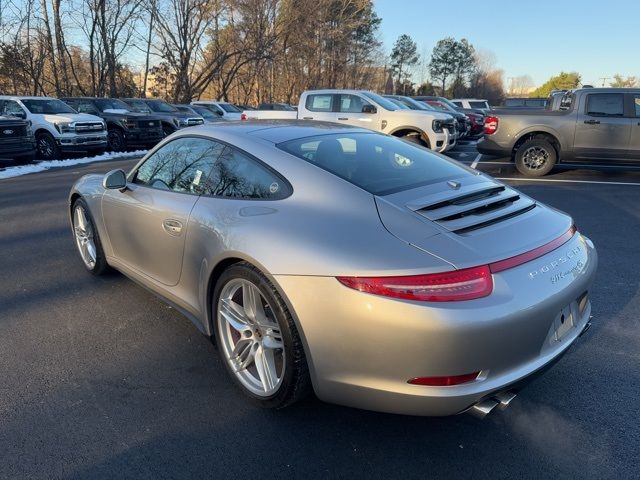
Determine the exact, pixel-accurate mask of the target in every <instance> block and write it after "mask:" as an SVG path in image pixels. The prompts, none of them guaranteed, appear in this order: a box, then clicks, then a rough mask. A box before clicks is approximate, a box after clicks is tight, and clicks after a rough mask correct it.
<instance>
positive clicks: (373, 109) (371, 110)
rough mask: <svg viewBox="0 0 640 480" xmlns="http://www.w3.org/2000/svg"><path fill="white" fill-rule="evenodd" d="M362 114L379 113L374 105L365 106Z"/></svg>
mask: <svg viewBox="0 0 640 480" xmlns="http://www.w3.org/2000/svg"><path fill="white" fill-rule="evenodd" d="M362 113H378V109H377V108H376V107H374V106H373V105H363V106H362Z"/></svg>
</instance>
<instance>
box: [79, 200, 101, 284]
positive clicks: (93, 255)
mask: <svg viewBox="0 0 640 480" xmlns="http://www.w3.org/2000/svg"><path fill="white" fill-rule="evenodd" d="M71 211H72V212H73V215H72V217H71V219H72V220H71V221H72V226H73V235H74V237H75V240H76V247H77V248H78V253H79V254H80V258H81V259H82V262H83V263H84V266H85V268H86V269H87V270H89V272H91V273H92V274H93V275H101V274H102V273H104V272H105V271H107V270H108V268H109V267H108V265H107V260H106V258H105V256H104V251H103V250H102V243H101V242H100V236H99V235H98V231H97V230H96V226H95V224H94V223H93V218H92V217H91V214H90V213H89V207H88V206H87V202H85V201H84V200H83V199H82V198H78V199H77V200H76V201H75V202H74V204H73V207H72V210H71Z"/></svg>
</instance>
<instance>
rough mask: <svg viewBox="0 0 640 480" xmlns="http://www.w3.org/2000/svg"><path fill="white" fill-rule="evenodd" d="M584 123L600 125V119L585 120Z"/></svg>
mask: <svg viewBox="0 0 640 480" xmlns="http://www.w3.org/2000/svg"><path fill="white" fill-rule="evenodd" d="M584 123H586V124H587V125H600V120H585V121H584Z"/></svg>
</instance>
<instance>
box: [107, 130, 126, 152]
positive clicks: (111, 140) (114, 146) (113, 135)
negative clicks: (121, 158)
mask: <svg viewBox="0 0 640 480" xmlns="http://www.w3.org/2000/svg"><path fill="white" fill-rule="evenodd" d="M107 142H108V145H109V150H111V151H112V152H122V151H123V150H124V147H125V145H124V133H122V130H120V129H119V128H111V129H109V132H108V133H107Z"/></svg>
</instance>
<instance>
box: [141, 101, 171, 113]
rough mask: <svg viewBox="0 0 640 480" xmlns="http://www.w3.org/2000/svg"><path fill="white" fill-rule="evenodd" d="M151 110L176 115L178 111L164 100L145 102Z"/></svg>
mask: <svg viewBox="0 0 640 480" xmlns="http://www.w3.org/2000/svg"><path fill="white" fill-rule="evenodd" d="M145 103H146V104H147V105H148V106H149V108H150V109H151V110H153V111H154V112H160V113H175V112H177V111H178V109H177V108H176V107H174V106H173V105H169V104H168V103H167V102H165V101H164V100H147V101H146V102H145Z"/></svg>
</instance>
